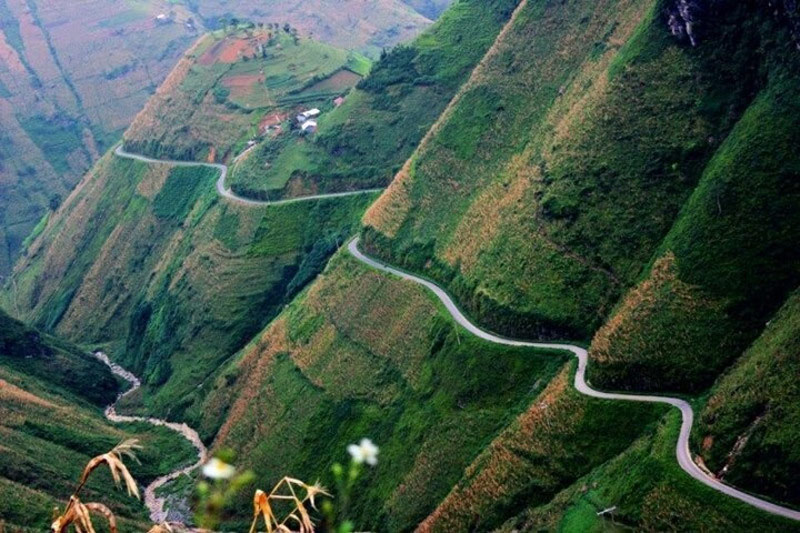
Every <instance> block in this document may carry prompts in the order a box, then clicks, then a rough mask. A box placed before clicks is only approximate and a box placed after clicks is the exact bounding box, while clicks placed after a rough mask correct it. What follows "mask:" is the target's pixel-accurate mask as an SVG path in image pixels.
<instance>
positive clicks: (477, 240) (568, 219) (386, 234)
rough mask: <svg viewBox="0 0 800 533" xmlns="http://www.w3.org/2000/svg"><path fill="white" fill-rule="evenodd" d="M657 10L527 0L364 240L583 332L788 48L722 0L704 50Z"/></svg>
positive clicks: (649, 247) (662, 232) (473, 302)
mask: <svg viewBox="0 0 800 533" xmlns="http://www.w3.org/2000/svg"><path fill="white" fill-rule="evenodd" d="M659 5H660V4H659V3H656V2H651V3H639V4H637V5H635V6H634V5H631V4H630V3H629V2H620V1H612V0H609V1H605V2H602V3H601V4H600V6H601V7H598V4H597V3H596V2H571V3H570V4H569V5H568V6H561V5H560V4H551V5H544V4H542V3H538V2H533V3H530V4H528V5H527V6H526V8H525V9H524V10H523V11H522V12H521V13H520V15H519V18H518V20H517V21H516V23H515V24H514V26H513V27H512V28H511V31H509V32H508V34H507V35H506V36H505V38H504V39H503V40H502V41H500V42H498V44H497V50H496V53H495V54H494V55H492V56H491V57H489V58H487V60H486V61H485V65H484V69H483V70H482V72H481V73H480V76H478V77H477V79H476V80H475V81H474V83H473V84H471V86H470V87H468V89H467V90H466V91H465V93H464V95H463V97H462V98H461V99H460V100H459V102H458V105H456V106H455V108H454V109H453V111H452V113H451V114H450V116H449V117H447V120H446V121H445V123H444V124H442V127H441V129H440V130H439V131H438V132H437V134H436V135H435V136H433V138H432V139H431V142H429V143H426V145H425V146H423V147H422V148H421V149H420V150H419V151H418V152H417V154H415V156H414V160H413V164H412V165H411V166H410V168H409V175H408V176H405V177H404V180H403V181H404V185H403V187H397V188H395V190H393V191H392V194H390V195H387V197H386V198H384V199H382V200H381V202H379V203H378V204H377V205H376V206H375V208H374V209H372V210H370V212H369V213H368V216H367V218H366V223H367V225H368V226H369V227H368V228H367V232H366V236H365V237H366V238H365V242H366V243H367V245H368V246H370V247H371V249H372V250H373V251H374V252H376V253H380V254H382V255H384V256H385V257H387V258H391V260H392V261H393V262H395V263H399V264H404V265H405V266H406V267H408V268H411V269H413V270H415V271H418V272H423V273H425V274H426V275H429V276H431V277H434V278H436V279H437V280H439V281H441V282H443V283H444V284H445V285H447V286H448V288H449V289H450V290H451V291H453V293H454V294H455V295H456V296H457V297H458V299H459V300H460V301H461V302H463V304H464V305H465V306H466V307H467V309H468V310H469V311H470V312H471V313H472V314H473V315H474V316H475V317H476V318H478V319H479V321H480V322H482V323H484V324H487V325H490V326H491V327H492V328H494V329H496V330H500V331H502V332H505V333H507V334H509V335H518V336H529V337H542V336H549V337H570V338H580V339H588V338H589V337H590V336H591V335H592V334H593V332H594V331H595V330H596V329H597V328H598V327H599V326H600V325H601V324H602V323H603V321H604V319H605V318H606V317H607V316H608V313H609V312H610V311H611V309H612V307H613V305H614V303H615V302H616V301H617V300H618V299H619V297H620V296H621V295H622V294H624V292H625V291H626V290H627V289H628V288H630V287H631V286H632V285H634V284H635V283H636V282H637V281H639V278H640V276H641V272H642V271H643V269H645V268H646V267H647V265H648V264H649V263H650V261H651V258H652V257H653V254H654V253H655V252H656V251H657V250H658V248H659V246H660V245H661V242H662V239H664V237H665V236H666V235H667V233H668V232H669V231H670V228H671V227H672V224H673V223H674V222H675V220H676V217H677V215H678V213H679V211H680V210H681V208H682V207H683V205H684V203H685V202H686V201H687V200H688V198H689V197H690V195H691V194H692V193H693V191H694V187H695V185H696V184H697V183H698V182H699V180H700V178H701V176H702V175H703V173H704V172H705V171H706V167H707V165H708V164H709V162H710V161H711V160H712V157H714V154H715V153H716V152H717V150H719V149H720V146H721V145H722V140H723V139H724V138H725V137H726V136H727V135H728V133H729V132H730V130H731V128H732V127H733V126H734V124H736V121H737V120H738V119H739V118H740V117H741V116H742V114H743V112H744V111H745V110H746V109H747V107H748V106H749V105H750V103H751V102H752V100H753V96H754V94H755V93H757V91H758V90H759V89H760V88H762V87H763V86H764V85H765V83H766V76H765V74H764V71H765V70H767V69H769V68H771V66H772V65H774V64H781V62H786V61H790V59H789V58H787V57H784V56H785V55H786V54H788V53H789V52H788V47H786V46H784V45H783V44H781V43H785V42H787V39H783V40H781V38H780V37H773V36H775V35H781V34H783V36H784V37H786V32H785V30H783V29H782V28H779V27H778V23H775V22H773V21H770V20H769V19H768V18H765V17H764V16H763V15H762V14H760V12H759V14H755V12H756V11H757V10H759V9H760V8H758V7H755V6H745V5H741V4H740V5H737V6H735V7H731V8H730V9H726V10H725V14H724V17H720V19H719V20H718V21H717V23H715V25H714V27H713V29H709V30H708V34H707V35H705V37H704V38H705V39H706V41H707V42H708V44H707V45H706V46H699V47H697V48H696V49H693V48H691V47H685V46H683V45H681V44H680V43H679V42H678V41H677V40H676V39H675V38H673V37H672V36H671V35H670V34H669V31H668V28H667V25H666V24H665V23H664V21H663V20H662V17H661V11H660V10H659V8H658V6H659ZM544 34H547V36H548V38H546V39H545V38H543V37H541V35H544ZM756 42H761V43H762V44H763V47H764V48H763V50H764V51H765V52H764V53H766V54H767V55H766V56H764V57H762V49H761V48H759V46H757V45H755V44H754V43H756ZM598 43H601V44H602V45H603V46H602V47H599V48H598ZM598 50H602V51H598ZM767 52H768V53H767ZM771 54H774V55H771ZM791 61H794V60H791ZM755 65H761V66H760V67H759V68H757V67H756V66H755ZM784 131H788V130H784ZM478 227H479V228H481V230H480V231H476V229H475V228H478ZM729 227H731V226H729ZM697 250H701V249H699V248H698V249H697ZM698 253H702V251H699V252H698ZM712 260H713V259H712ZM679 263H680V260H679ZM632 372H635V370H632Z"/></svg>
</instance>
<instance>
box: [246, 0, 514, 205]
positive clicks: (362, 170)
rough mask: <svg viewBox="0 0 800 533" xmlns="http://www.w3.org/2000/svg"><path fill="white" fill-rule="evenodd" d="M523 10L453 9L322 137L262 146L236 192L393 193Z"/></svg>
mask: <svg viewBox="0 0 800 533" xmlns="http://www.w3.org/2000/svg"><path fill="white" fill-rule="evenodd" d="M516 4H517V1H516V0H493V1H491V2H485V1H476V0H461V1H459V2H456V3H454V4H453V6H452V7H451V8H450V9H449V10H448V11H447V12H446V13H445V14H444V15H443V16H442V17H441V19H439V20H438V21H437V22H436V24H434V26H433V27H431V28H430V29H429V30H428V31H426V32H425V33H424V34H422V35H421V36H420V37H419V38H417V39H416V40H414V41H413V42H412V43H410V44H408V45H405V46H400V47H398V48H396V49H394V50H392V51H390V52H388V53H387V54H384V55H383V56H382V57H381V59H380V60H379V61H378V62H377V63H376V64H375V66H374V67H373V69H372V72H371V75H370V76H369V78H368V79H366V80H364V81H362V82H361V83H359V84H358V90H354V91H352V92H350V93H349V94H348V95H347V99H346V101H345V102H344V104H343V105H342V106H341V107H339V108H338V109H334V110H332V111H331V112H325V113H323V114H322V116H320V117H319V131H318V133H317V134H316V135H315V136H312V137H310V138H302V139H297V138H295V139H292V138H283V139H280V140H277V142H275V141H273V142H266V143H263V144H261V145H259V147H257V148H256V149H255V151H254V153H253V154H252V155H251V156H249V157H248V158H247V159H245V160H243V161H242V162H241V163H240V164H238V165H236V166H235V167H234V168H233V172H232V176H231V186H232V188H233V189H234V190H235V191H237V192H238V193H239V194H242V195H245V196H249V197H262V198H272V197H274V196H275V195H276V194H279V193H280V189H281V187H284V186H286V187H287V188H288V189H289V191H290V192H289V193H290V194H298V193H303V192H306V191H320V190H325V191H337V190H348V189H357V188H369V187H378V186H384V185H386V184H387V183H388V182H389V181H390V179H391V177H392V176H393V175H394V174H395V172H397V170H398V169H399V168H400V167H401V166H402V164H403V162H404V161H405V160H406V159H407V158H408V156H409V155H410V154H411V152H412V151H413V150H414V148H415V147H416V146H417V144H418V143H419V141H420V139H421V138H422V136H423V135H424V134H425V132H426V131H427V130H428V128H429V127H430V125H431V124H432V123H433V122H434V120H436V117H438V116H439V114H440V113H441V112H442V110H443V109H444V107H445V106H446V105H447V102H448V101H449V100H450V99H451V98H452V97H453V95H454V94H455V92H456V90H457V89H458V87H459V86H460V85H461V84H462V83H463V82H464V81H465V80H466V78H467V77H468V76H469V73H470V72H471V70H472V68H473V67H474V65H475V64H476V63H477V62H478V60H479V59H480V58H481V57H482V56H483V54H485V53H486V50H487V49H488V48H489V46H490V45H491V43H492V42H493V41H494V39H495V37H496V35H497V33H498V32H499V31H500V28H501V27H502V25H503V24H504V23H505V21H506V20H508V18H509V16H510V15H511V12H512V10H513V9H514V7H515V6H516ZM323 110H325V111H327V109H325V108H323Z"/></svg>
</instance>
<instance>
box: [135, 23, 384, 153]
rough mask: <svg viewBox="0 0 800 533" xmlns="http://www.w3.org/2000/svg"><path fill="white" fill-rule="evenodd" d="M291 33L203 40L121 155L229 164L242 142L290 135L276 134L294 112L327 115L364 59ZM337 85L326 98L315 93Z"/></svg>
mask: <svg viewBox="0 0 800 533" xmlns="http://www.w3.org/2000/svg"><path fill="white" fill-rule="evenodd" d="M290 31H294V30H290ZM290 31H286V30H285V29H284V28H273V27H270V28H269V29H267V28H252V29H251V28H246V29H244V28H242V29H230V28H229V29H228V30H226V31H224V32H223V31H219V32H214V33H210V34H207V35H205V36H203V37H202V38H201V39H200V40H199V41H198V42H197V43H195V45H194V46H193V47H192V48H191V49H190V50H189V51H188V52H187V53H186V55H185V56H184V57H183V58H182V59H181V61H180V62H179V63H178V65H177V67H176V68H175V70H173V72H172V73H171V74H170V76H169V78H168V79H167V80H166V81H165V82H164V84H163V85H162V86H161V87H160V88H159V90H158V91H157V92H156V94H155V96H154V97H153V98H151V99H150V101H149V102H148V103H147V106H146V107H145V109H144V110H143V111H142V112H141V113H139V115H138V116H137V117H136V119H135V120H134V121H133V124H131V127H130V128H129V129H128V131H126V132H125V135H124V143H125V147H126V149H128V150H130V151H133V152H136V153H143V154H146V155H149V156H152V157H158V158H170V159H186V160H204V159H210V160H220V161H223V160H226V159H228V158H231V159H232V158H233V156H235V155H238V154H239V153H240V152H241V151H242V149H243V148H244V145H245V144H246V142H247V141H248V139H254V138H258V137H259V136H265V137H267V138H268V140H267V141H265V142H271V141H274V136H275V135H279V134H281V133H282V134H283V135H289V134H290V132H289V131H280V129H279V128H281V127H282V129H283V130H288V129H289V124H290V123H292V122H294V115H295V114H296V113H295V111H296V112H297V113H299V112H300V111H303V110H304V109H308V108H311V107H316V106H323V107H325V104H327V107H332V104H331V103H330V101H331V100H333V98H334V97H336V96H338V95H339V94H341V93H342V92H345V91H346V90H347V89H348V88H349V87H351V86H352V85H355V83H356V82H357V81H358V80H360V79H361V76H362V75H364V74H366V72H367V71H368V70H369V61H368V60H367V59H366V58H364V57H363V56H360V55H358V54H355V53H353V52H347V51H345V50H342V49H339V48H334V47H332V46H330V45H326V44H322V43H320V42H316V41H312V40H310V39H306V38H299V37H296V36H295V35H294V34H293V33H290ZM339 79H342V81H341V83H333V85H335V86H334V87H331V88H330V89H329V90H325V89H324V88H322V89H320V88H318V86H319V85H321V84H322V83H323V82H324V81H326V80H327V81H328V82H329V83H332V81H331V80H339ZM273 124H274V125H275V126H276V128H275V129H272V130H269V133H271V135H266V134H267V133H268V131H267V130H266V128H265V126H266V125H273Z"/></svg>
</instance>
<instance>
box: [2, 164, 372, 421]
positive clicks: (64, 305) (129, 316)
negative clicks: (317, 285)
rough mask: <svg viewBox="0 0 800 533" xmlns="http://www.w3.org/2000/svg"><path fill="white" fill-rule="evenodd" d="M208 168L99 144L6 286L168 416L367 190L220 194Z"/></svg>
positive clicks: (341, 228) (266, 314)
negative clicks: (262, 199) (78, 184)
mask: <svg viewBox="0 0 800 533" xmlns="http://www.w3.org/2000/svg"><path fill="white" fill-rule="evenodd" d="M216 178H217V174H216V172H215V171H214V170H213V169H208V168H194V167H192V168H188V167H174V168H171V167H169V166H167V165H147V164H144V163H140V162H137V161H131V160H128V159H123V158H118V157H115V156H113V155H111V154H109V155H108V156H106V157H105V158H104V159H102V160H101V161H100V162H99V163H98V165H97V166H96V168H95V169H94V171H93V172H92V174H90V175H89V176H88V177H87V180H86V181H85V182H84V184H83V186H82V188H81V190H80V191H79V192H78V193H77V194H75V195H73V196H72V197H70V199H69V200H68V202H69V203H68V204H67V205H66V206H65V208H64V209H63V210H60V211H58V212H57V213H56V214H54V215H52V216H51V220H50V223H49V224H48V226H47V228H46V229H45V230H44V231H43V232H42V233H41V235H40V236H39V237H38V238H37V239H36V240H35V241H34V242H33V243H31V245H30V247H29V249H28V254H27V257H26V258H25V261H24V262H25V267H24V268H21V269H20V270H19V271H18V274H17V275H16V276H15V280H14V283H13V284H11V285H9V287H8V290H7V293H6V294H7V301H8V303H9V307H15V306H17V307H18V308H19V309H20V312H21V313H22V314H23V315H24V316H25V317H26V319H27V320H30V321H32V322H35V323H37V324H38V325H40V326H41V327H43V328H46V329H48V330H54V331H57V332H58V333H60V334H62V335H64V336H65V337H67V338H70V339H72V340H76V341H80V342H82V343H91V344H98V343H103V344H106V345H108V346H109V350H108V351H109V353H112V354H114V356H115V358H116V359H117V360H119V361H122V362H123V363H124V364H125V365H126V366H127V367H129V368H130V369H131V370H132V371H134V372H135V373H136V374H137V375H139V376H141V377H142V379H143V381H144V383H145V385H146V388H148V390H147V394H146V395H145V396H144V398H143V399H142V398H132V399H131V400H132V401H144V402H145V403H146V409H147V412H153V411H155V412H158V413H168V414H169V416H170V418H179V417H181V416H184V413H185V412H186V411H187V410H190V409H194V408H196V404H197V402H199V401H200V400H201V399H202V398H203V396H204V395H205V393H206V390H205V389H204V388H203V387H200V388H198V384H199V383H203V381H204V380H205V379H207V378H208V377H209V375H210V374H211V373H212V372H214V370H215V369H216V368H217V367H218V366H219V365H220V364H221V363H222V362H223V361H225V360H226V359H227V358H229V357H230V356H231V355H232V354H234V353H236V352H237V351H238V350H239V349H240V348H241V347H242V346H244V345H245V344H246V343H247V342H248V341H249V340H250V339H251V338H252V336H253V335H254V334H255V333H256V332H258V331H260V330H261V329H262V328H263V327H264V326H265V325H266V324H267V323H268V322H269V321H270V320H271V319H272V318H273V317H275V316H276V315H277V314H278V313H279V312H280V310H281V308H282V307H283V306H284V305H285V304H286V303H288V301H289V299H290V298H291V296H292V295H294V294H295V293H296V292H298V291H299V290H301V289H302V288H303V286H305V284H306V283H308V282H309V281H310V280H312V279H313V278H314V277H315V276H316V274H317V273H318V272H319V271H320V270H321V269H322V268H323V267H324V265H325V261H326V259H327V257H328V256H329V255H330V254H332V253H333V251H334V250H335V249H336V248H337V247H338V245H339V244H341V242H343V240H344V239H345V238H346V237H347V236H348V235H351V234H352V233H353V232H354V231H355V228H356V224H357V221H358V220H359V218H360V216H361V214H362V213H363V212H364V210H365V209H366V207H367V205H369V203H370V202H371V201H372V200H373V198H374V196H371V195H363V196H352V197H347V198H341V199H333V200H322V201H313V202H304V203H299V204H288V205H283V206H272V207H268V208H253V207H250V206H240V205H236V204H230V203H228V202H226V201H219V198H218V197H217V193H216V190H215V188H214V182H215V180H216ZM66 243H69V244H66ZM43 272H48V273H49V274H48V276H46V277H45V276H42V273H43ZM15 308H16V307H15ZM156 388H158V390H157V392H156V390H155V389H156ZM150 392H153V393H154V394H150ZM193 406H194V407H193ZM139 407H141V406H139Z"/></svg>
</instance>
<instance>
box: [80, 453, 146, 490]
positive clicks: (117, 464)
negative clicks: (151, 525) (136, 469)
mask: <svg viewBox="0 0 800 533" xmlns="http://www.w3.org/2000/svg"><path fill="white" fill-rule="evenodd" d="M138 442H139V441H138V440H137V439H128V440H125V441H122V442H121V443H119V444H118V445H117V446H115V447H114V448H113V449H112V450H111V451H109V452H108V453H104V454H102V455H98V456H97V457H94V458H92V459H91V460H90V461H89V462H88V463H87V464H86V467H85V468H84V469H83V474H81V480H80V484H79V485H78V488H77V489H76V490H75V493H76V494H77V493H78V492H79V491H80V489H81V487H83V485H84V484H85V483H86V481H87V480H88V479H89V476H90V475H91V474H92V472H94V471H95V470H96V469H97V468H98V467H99V466H100V465H102V464H103V463H105V464H107V465H108V469H109V470H110V471H111V477H112V478H113V479H114V483H116V485H117V486H119V485H120V483H121V481H123V480H124V481H125V488H126V489H127V491H128V495H129V496H133V497H135V498H136V499H140V496H139V487H138V486H137V485H136V480H134V479H133V476H132V475H131V473H130V472H129V471H128V467H126V466H125V463H124V462H123V461H122V457H123V456H126V457H130V458H133V459H135V460H137V461H138V459H136V455H134V450H137V449H141V448H142V447H141V446H139V444H138Z"/></svg>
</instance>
